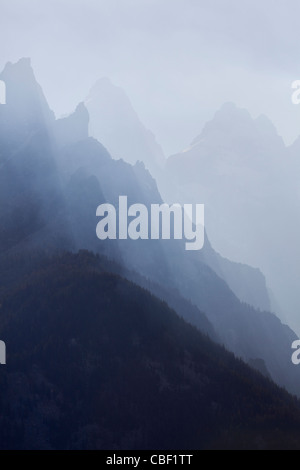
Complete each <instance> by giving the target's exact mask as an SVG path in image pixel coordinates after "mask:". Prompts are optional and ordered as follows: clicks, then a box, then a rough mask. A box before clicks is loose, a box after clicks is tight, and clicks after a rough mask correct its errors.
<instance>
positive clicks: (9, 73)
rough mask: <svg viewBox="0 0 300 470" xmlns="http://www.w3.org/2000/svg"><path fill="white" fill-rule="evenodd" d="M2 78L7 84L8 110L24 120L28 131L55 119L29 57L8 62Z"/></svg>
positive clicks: (15, 117)
mask: <svg viewBox="0 0 300 470" xmlns="http://www.w3.org/2000/svg"><path fill="white" fill-rule="evenodd" d="M0 80H3V81H4V82H5V85H6V110H7V111H8V112H9V114H10V117H13V118H14V119H16V120H17V121H18V122H22V121H23V124H25V125H26V127H27V129H28V131H34V130H36V129H37V128H38V127H41V126H44V125H45V124H46V125H47V124H49V123H50V122H53V121H54V119H55V116H54V113H53V112H52V111H51V110H50V108H49V106H48V103H47V100H46V98H45V96H44V93H43V91H42V88H41V87H40V85H39V84H38V82H37V80H36V77H35V74H34V71H33V68H32V66H31V60H30V59H29V58H23V59H20V60H19V61H18V62H16V63H11V62H8V63H7V64H6V66H5V68H4V70H3V71H2V73H1V74H0Z"/></svg>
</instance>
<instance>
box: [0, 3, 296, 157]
mask: <svg viewBox="0 0 300 470" xmlns="http://www.w3.org/2000/svg"><path fill="white" fill-rule="evenodd" d="M0 11H1V19H0V41H1V48H0V50H1V53H0V68H1V69H3V67H4V65H5V63H6V62H7V61H12V62H15V61H17V60H18V59H19V58H20V57H24V56H25V57H31V58H32V64H33V67H34V69H35V71H36V74H37V78H38V80H39V82H40V83H41V85H42V86H43V89H44V90H45V93H46V96H47V97H48V99H49V102H50V105H51V107H52V108H53V110H54V111H55V112H56V114H57V116H60V115H63V114H67V113H70V112H71V111H72V110H73V109H74V108H75V106H76V105H77V103H78V102H79V101H80V100H83V99H84V98H85V97H86V95H87V93H88V91H89V89H90V87H91V86H92V85H93V83H94V82H95V81H96V79H98V78H100V77H102V76H108V77H109V78H110V79H111V80H112V81H113V82H114V83H115V84H116V85H119V86H121V87H123V88H124V89H125V90H126V91H127V93H128V95H129V97H130V99H131V101H132V103H133V106H134V107H135V109H136V110H137V112H138V114H139V115H140V117H141V119H142V121H143V122H144V123H145V124H146V126H147V127H148V128H150V129H151V130H152V131H153V132H154V133H155V135H156V137H157V140H158V141H159V142H160V143H161V145H162V146H163V148H164V151H165V153H166V155H169V154H172V153H175V152H177V151H179V150H180V149H182V148H184V147H186V146H187V145H188V144H189V143H190V141H191V140H192V139H194V137H195V135H197V134H199V133H200V131H201V129H202V126H203V124H204V122H205V121H207V120H208V119H210V118H211V117H212V116H213V114H214V113H215V111H216V110H217V109H218V108H219V107H220V106H221V105H222V104H223V103H224V102H226V101H234V102H235V103H236V104H237V105H238V106H242V107H245V108H247V109H248V110H249V111H250V112H251V113H252V115H253V116H257V115H259V114H261V113H264V114H267V115H268V116H269V117H270V118H271V119H272V120H273V122H274V124H275V125H276V126H277V128H278V130H279V132H280V133H281V134H282V136H283V137H284V139H285V141H286V142H287V143H291V142H292V141H293V140H295V138H296V137H297V136H298V135H299V134H300V107H297V106H294V105H292V103H291V83H292V81H294V80H296V79H299V78H300V61H299V54H298V47H297V44H298V35H299V24H298V18H299V13H300V5H299V2H297V1H296V0H288V1H285V2H279V1H274V0H272V1H271V0H265V1H264V2H263V3H262V2H258V1H254V2H253V1H251V2H250V1H249V0H243V2H240V1H237V0H227V1H226V2H224V0H213V1H212V0H210V1H202V0H200V1H199V0H164V1H163V2H162V1H158V0H151V1H150V0H143V1H140V0H109V1H104V0H51V1H50V0H44V1H43V2H40V1H37V0H27V1H26V2H24V0H1V1H0Z"/></svg>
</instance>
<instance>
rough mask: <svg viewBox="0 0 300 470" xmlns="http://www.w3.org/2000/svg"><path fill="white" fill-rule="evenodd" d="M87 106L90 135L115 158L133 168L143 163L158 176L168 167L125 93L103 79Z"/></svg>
mask: <svg viewBox="0 0 300 470" xmlns="http://www.w3.org/2000/svg"><path fill="white" fill-rule="evenodd" d="M85 103H86V106H87V108H88V111H89V113H90V134H91V135H92V136H93V137H95V138H96V139H98V140H99V141H100V142H101V143H103V145H104V146H105V147H106V148H107V149H108V150H109V152H110V153H111V155H112V156H113V157H114V158H116V159H120V158H123V159H124V160H125V161H126V162H128V163H130V164H133V165H134V164H135V163H136V162H137V161H143V162H144V163H145V166H146V168H147V169H148V170H149V171H150V172H151V173H152V174H153V175H154V176H157V174H158V173H159V171H160V169H161V168H163V166H164V164H165V157H164V154H163V151H162V149H161V147H160V145H159V144H158V143H157V142H156V139H155V137H154V135H153V134H152V133H151V132H150V131H149V130H148V129H147V128H146V127H145V126H144V125H143V123H142V122H141V120H140V118H139V116H138V114H137V113H136V111H135V110H134V108H133V106H132V103H131V101H130V99H129V97H128V96H127V94H126V93H125V91H124V90H123V89H122V88H120V87H118V86H116V85H115V84H113V83H112V82H111V80H110V79H108V78H101V79H100V80H98V81H97V82H96V83H95V85H94V86H93V87H92V89H91V91H90V93H89V95H88V97H87V99H86V100H85Z"/></svg>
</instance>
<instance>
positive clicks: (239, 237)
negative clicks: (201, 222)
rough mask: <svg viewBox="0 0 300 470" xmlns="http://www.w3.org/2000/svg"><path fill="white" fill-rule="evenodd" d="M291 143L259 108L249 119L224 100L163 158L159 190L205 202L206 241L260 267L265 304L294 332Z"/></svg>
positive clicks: (296, 257) (298, 232)
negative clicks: (163, 184) (182, 145)
mask: <svg viewBox="0 0 300 470" xmlns="http://www.w3.org/2000/svg"><path fill="white" fill-rule="evenodd" d="M297 148H298V149H299V142H298V143H297V142H296V143H295V144H294V146H293V147H292V148H291V149H288V148H286V146H285V145H284V143H283V140H282V138H281V137H280V136H279V135H278V133H277V131H276V129H275V127H274V126H273V124H272V123H271V121H270V120H268V118H266V117H265V116H260V117H259V118H257V119H253V118H252V117H251V116H250V114H249V113H248V112H247V111H246V110H243V109H239V108H237V107H236V106H235V105H234V104H232V103H228V104H226V105H224V106H223V107H222V108H221V109H220V110H219V111H218V112H217V113H216V115H215V116H214V118H213V119H212V120H211V121H210V122H208V123H207V124H206V126H205V127H204V129H203V131H202V133H201V134H200V135H199V136H198V137H197V138H196V139H195V140H194V141H193V142H192V144H191V145H190V147H188V148H187V149H186V150H184V151H183V152H180V153H178V154H177V155H173V156H171V157H170V158H169V159H168V161H167V165H166V173H165V180H166V181H168V182H169V184H168V187H167V189H168V191H167V193H168V194H163V196H164V197H167V198H168V200H174V201H175V200H176V201H177V200H178V199H179V200H180V201H182V200H186V199H187V198H189V199H190V200H192V201H194V202H196V201H197V202H202V203H204V204H205V205H206V228H207V233H208V237H209V239H210V241H211V243H212V246H213V247H214V248H215V249H216V250H217V251H218V252H220V253H221V254H222V255H223V256H225V257H226V258H228V259H231V260H234V261H236V262H242V263H244V264H248V265H250V266H254V267H256V268H259V269H260V270H261V271H262V272H263V273H264V275H265V276H266V279H267V283H268V287H269V288H270V289H271V291H272V292H273V294H274V295H275V299H276V302H275V304H274V305H273V306H272V307H273V308H277V309H278V314H280V316H281V318H282V319H283V320H284V321H286V322H288V323H289V324H291V325H292V326H293V327H295V328H297V331H298V332H299V331H300V327H299V309H300V297H299V295H298V291H299V290H298V286H297V282H298V281H296V280H297V279H299V275H300V270H299V266H300V250H299V246H298V240H299V237H300V223H299V217H298V214H299V210H300V199H299V168H300V166H299V158H297V155H296V154H297ZM298 154H299V152H298ZM249 284H251V282H250V283H249ZM241 291H242V290H241V289H240V287H238V289H237V290H236V291H235V292H236V293H238V292H241ZM241 295H243V293H242V294H241ZM259 295H260V294H258V296H259ZM246 297H248V298H249V295H248V294H247V293H246ZM250 297H251V295H250ZM251 303H252V302H251ZM275 305H276V307H275ZM278 306H279V308H278Z"/></svg>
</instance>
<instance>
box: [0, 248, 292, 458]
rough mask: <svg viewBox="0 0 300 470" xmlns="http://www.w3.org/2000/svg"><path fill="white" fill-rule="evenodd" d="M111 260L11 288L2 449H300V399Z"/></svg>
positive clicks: (59, 265)
mask: <svg viewBox="0 0 300 470" xmlns="http://www.w3.org/2000/svg"><path fill="white" fill-rule="evenodd" d="M104 264H105V266H106V269H107V267H108V263H107V261H104V260H102V258H99V257H94V256H93V255H91V254H88V253H84V252H82V253H80V254H78V255H70V254H65V255H63V256H60V257H57V258H54V259H52V260H49V261H48V262H45V263H44V265H43V267H40V268H39V269H37V271H36V272H35V273H32V274H31V275H30V276H29V275H28V274H27V275H26V279H19V280H18V286H16V285H15V286H14V287H13V288H12V284H13V283H10V284H11V286H10V291H9V292H7V291H6V292H5V293H2V299H1V301H0V338H1V339H2V340H4V341H6V344H7V351H8V358H7V360H8V364H7V366H2V367H1V370H0V389H1V396H0V448H1V449H23V448H24V449H105V450H117V449H126V450H129V449H130V450H131V449H157V450H158V449H159V450H160V449H174V450H176V449H182V450H183V449H209V448H234V449H240V448H241V449H248V448H250V449H255V448H262V449H267V448H276V449H279V448H297V449H300V432H299V431H300V408H299V403H298V401H297V400H296V399H294V398H292V397H291V396H289V395H288V394H287V393H286V392H284V391H282V390H281V389H279V388H278V387H277V386H276V385H274V384H273V383H272V382H270V381H268V380H267V379H265V378H263V377H262V376H261V375H259V374H257V373H256V372H254V371H253V370H252V369H250V368H249V367H248V366H246V365H244V364H243V363H242V362H241V361H239V360H236V359H235V358H234V357H233V355H231V354H230V353H228V352H226V351H225V350H224V349H223V348H222V347H220V346H217V345H215V344H214V343H212V342H211V340H209V339H208V338H206V337H204V336H203V335H202V334H201V333H200V332H199V331H197V330H196V329H194V328H193V327H191V326H189V325H188V324H187V323H185V322H184V321H183V320H182V319H180V318H179V317H178V316H177V315H176V314H175V313H174V312H173V311H172V310H170V309H169V307H168V306H167V305H166V304H164V303H162V302H161V301H159V300H157V299H156V298H155V297H153V296H152V295H150V294H149V293H148V292H147V291H145V290H142V289H141V288H140V287H137V286H136V285H134V284H132V283H130V282H128V281H126V280H125V279H123V278H121V277H119V276H117V275H115V274H111V273H109V272H105V270H104V269H103V265H104ZM101 266H102V267H101Z"/></svg>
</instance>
